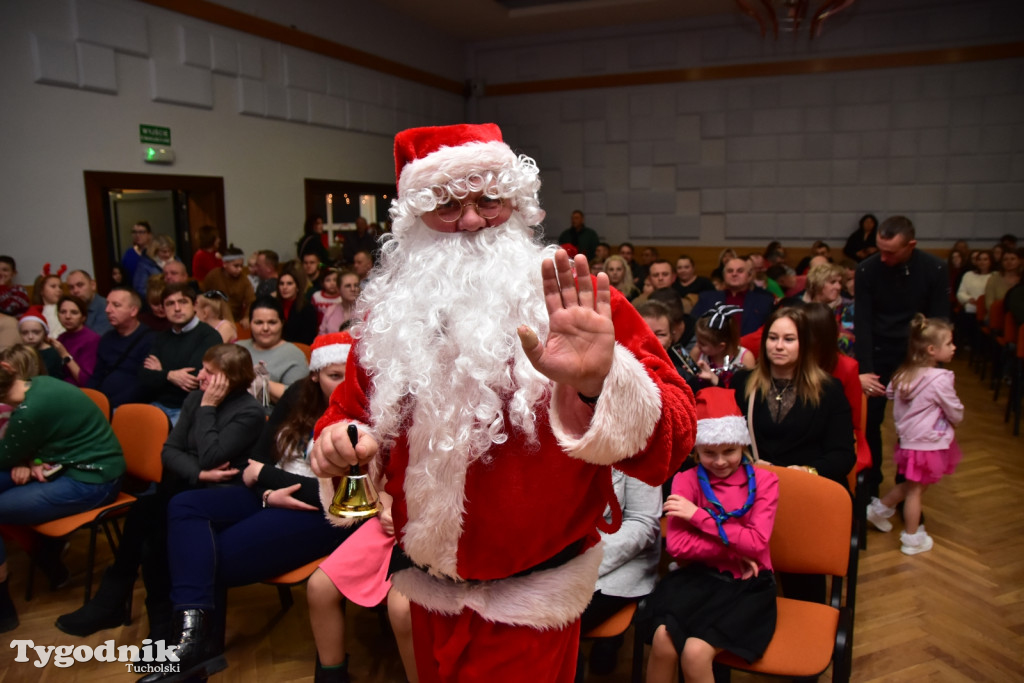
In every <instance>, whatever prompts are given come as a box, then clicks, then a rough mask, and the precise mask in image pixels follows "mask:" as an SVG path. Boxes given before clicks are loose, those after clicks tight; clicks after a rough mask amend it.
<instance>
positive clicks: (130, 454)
mask: <svg viewBox="0 0 1024 683" xmlns="http://www.w3.org/2000/svg"><path fill="white" fill-rule="evenodd" d="M111 427H112V428H113V430H114V435H115V436H116V437H117V440H118V441H119V442H120V444H121V450H123V451H124V459H125V465H126V466H127V474H128V475H130V476H132V477H135V478H136V479H139V480H141V481H144V482H150V483H155V482H159V481H160V477H161V475H162V473H163V465H162V463H161V461H160V453H161V451H162V450H163V447H164V442H165V441H166V440H167V434H168V432H169V431H170V422H168V420H167V415H166V414H165V413H164V412H163V411H162V410H160V409H159V408H157V407H156V406H151V405H145V404H141V403H126V404H124V405H122V406H120V407H119V408H118V409H117V410H116V411H115V412H114V419H113V420H112V421H111ZM135 501H136V498H135V496H133V495H131V494H128V493H125V492H124V491H122V492H120V493H118V494H117V498H116V499H115V500H114V501H113V502H112V503H107V504H106V505H102V506H100V507H98V508H94V509H92V510H88V511H86V512H80V513H78V514H76V515H68V516H67V517H61V518H60V519H54V520H51V521H49V522H44V523H42V524H35V525H33V526H32V528H33V529H34V530H35V531H36V532H37V533H40V534H42V535H43V536H49V537H50V538H63V537H65V536H69V535H71V534H72V533H74V532H75V531H78V530H79V529H81V528H83V527H84V528H87V529H89V553H88V555H87V559H86V569H85V603H88V602H89V596H90V594H91V593H92V576H93V571H94V569H95V563H96V532H97V531H98V530H99V529H100V528H102V529H103V533H104V534H105V535H106V537H107V543H109V544H110V547H111V549H116V547H117V544H116V543H115V542H114V538H113V536H112V535H111V532H110V527H109V526H108V524H107V523H108V522H110V521H112V520H114V519H115V518H117V517H121V516H123V515H125V514H127V513H128V510H129V509H130V508H131V506H132V504H133V503H134V502H135ZM115 533H117V532H116V531H115ZM33 574H34V572H30V573H29V579H28V585H27V586H26V588H25V599H26V600H31V599H32V577H33Z"/></svg>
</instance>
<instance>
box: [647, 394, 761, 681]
mask: <svg viewBox="0 0 1024 683" xmlns="http://www.w3.org/2000/svg"><path fill="white" fill-rule="evenodd" d="M730 393H731V392H729V391H728V390H727V389H715V388H712V389H705V390H703V391H702V392H701V393H700V394H699V395H698V396H697V441H696V448H695V450H696V458H695V459H696V461H697V465H696V467H693V468H691V469H687V470H685V471H682V472H680V473H678V474H676V475H675V477H674V478H673V480H672V494H671V495H670V496H669V497H668V500H666V501H665V506H664V509H665V513H666V518H667V528H666V539H665V540H666V548H667V550H668V553H669V555H671V556H672V557H673V558H675V559H677V560H679V561H680V562H682V563H684V564H685V566H683V567H680V568H678V569H675V570H673V571H672V572H671V573H670V574H668V575H667V576H666V577H665V578H664V579H662V581H661V582H660V583H659V584H658V586H657V587H656V588H655V589H654V594H653V595H652V596H651V597H650V598H648V600H647V601H646V605H645V607H644V609H643V610H642V611H641V612H640V614H639V615H638V618H637V626H636V628H637V629H638V631H637V632H638V634H639V635H642V636H643V637H644V639H645V640H646V641H647V642H650V643H651V655H650V660H649V661H648V665H647V681H648V682H649V683H672V682H673V681H675V680H676V676H677V672H678V671H679V670H680V668H681V669H682V673H683V678H684V679H685V680H687V681H704V682H710V681H713V680H714V679H715V676H714V674H713V668H712V667H713V661H714V658H715V656H716V655H717V654H718V653H719V652H722V651H723V650H727V651H729V652H731V653H733V654H735V655H737V656H739V657H742V658H743V659H745V660H746V661H748V662H753V661H755V660H757V659H760V658H761V656H762V655H763V654H764V651H765V650H766V649H767V647H768V644H769V643H770V642H771V639H772V636H773V635H774V632H775V622H776V618H777V615H776V584H775V576H774V575H773V572H772V560H771V557H770V556H769V541H770V539H771V535H772V528H773V526H774V524H775V510H776V507H777V505H778V497H779V485H778V477H777V476H776V475H775V474H774V473H772V472H769V471H767V470H765V469H762V468H759V467H755V466H754V465H753V463H752V461H751V460H750V459H749V455H748V454H747V453H746V448H745V447H746V446H747V445H748V444H749V443H750V436H749V434H748V432H747V428H746V425H744V424H743V419H742V418H741V417H740V415H739V412H738V411H737V410H736V406H735V404H733V403H732V400H731V398H732V397H731V396H730V395H729V394H730Z"/></svg>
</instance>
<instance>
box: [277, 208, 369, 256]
mask: <svg viewBox="0 0 1024 683" xmlns="http://www.w3.org/2000/svg"><path fill="white" fill-rule="evenodd" d="M365 224H366V223H365V221H364V222H363V225H365ZM327 247H328V245H327V235H326V234H324V219H323V218H321V217H320V216H317V215H311V216H309V217H308V218H307V219H306V222H305V223H304V224H303V226H302V238H301V239H300V240H299V241H298V243H297V244H296V245H295V255H296V256H297V257H298V258H299V259H300V260H301V261H302V262H303V263H305V257H306V256H309V255H311V254H312V255H314V256H316V258H317V263H327V262H328V261H329V260H330V258H331V257H330V254H328V253H327Z"/></svg>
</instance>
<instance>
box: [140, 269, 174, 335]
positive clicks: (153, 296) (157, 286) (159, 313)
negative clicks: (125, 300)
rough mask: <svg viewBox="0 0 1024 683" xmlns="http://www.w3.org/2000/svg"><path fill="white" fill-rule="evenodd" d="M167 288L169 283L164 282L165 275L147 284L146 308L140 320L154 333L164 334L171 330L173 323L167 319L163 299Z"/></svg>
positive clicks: (158, 276)
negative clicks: (162, 296)
mask: <svg viewBox="0 0 1024 683" xmlns="http://www.w3.org/2000/svg"><path fill="white" fill-rule="evenodd" d="M166 286H167V283H165V282H164V276H163V273H161V274H160V275H154V276H153V277H151V278H149V282H148V283H146V294H145V301H146V307H145V309H144V310H143V311H142V313H140V314H139V320H141V321H142V322H143V323H144V324H145V325H146V327H148V328H149V329H151V330H153V331H154V332H163V331H165V330H169V329H171V322H170V321H169V320H168V319H167V313H166V312H165V311H164V302H163V299H161V295H162V294H163V292H164V287H166Z"/></svg>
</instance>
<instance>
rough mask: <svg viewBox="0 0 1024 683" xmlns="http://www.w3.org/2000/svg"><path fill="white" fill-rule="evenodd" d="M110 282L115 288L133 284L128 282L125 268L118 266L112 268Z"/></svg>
mask: <svg viewBox="0 0 1024 683" xmlns="http://www.w3.org/2000/svg"><path fill="white" fill-rule="evenodd" d="M110 281H111V282H112V283H113V286H114V287H120V286H122V285H128V286H129V287H130V286H131V283H130V282H129V281H128V276H127V275H126V274H125V272H124V268H122V267H121V266H120V265H118V264H114V265H112V266H111V267H110Z"/></svg>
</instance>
